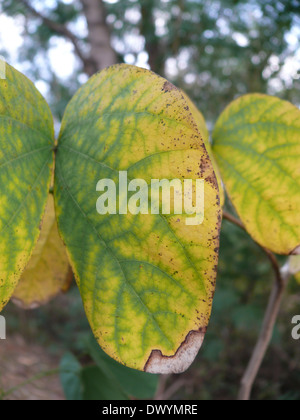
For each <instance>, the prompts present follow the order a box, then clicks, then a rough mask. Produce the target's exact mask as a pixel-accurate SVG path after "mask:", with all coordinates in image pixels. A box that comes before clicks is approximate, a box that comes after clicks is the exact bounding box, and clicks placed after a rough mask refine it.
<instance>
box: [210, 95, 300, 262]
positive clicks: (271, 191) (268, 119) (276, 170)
mask: <svg viewBox="0 0 300 420" xmlns="http://www.w3.org/2000/svg"><path fill="white" fill-rule="evenodd" d="M212 149H213V152H214V155H215V157H216V160H217V163H218V165H219V168H220V171H221V174H222V179H223V180H224V182H225V186H226V190H227V192H228V195H229V196H230V198H231V201H232V203H233V205H234V207H235V208H236V211H237V213H238V215H239V217H240V219H241V220H242V222H243V223H244V225H245V228H246V229H247V231H248V233H249V234H250V235H251V236H252V238H253V239H254V240H255V241H256V242H258V243H259V244H260V245H261V246H263V247H265V248H268V249H269V250H271V251H273V252H274V253H277V254H283V255H297V254H299V253H300V166H299V156H300V110H299V109H298V108H297V107H295V106H294V105H292V104H291V103H289V102H287V101H283V100H281V99H278V98H275V97H271V96H267V95H260V94H250V95H246V96H243V97H241V98H239V99H237V100H235V101H234V102H232V103H231V104H230V105H229V106H228V107H227V108H226V110H225V111H224V112H223V113H222V114H221V116H220V118H219V119H218V121H217V124H216V126H215V129H214V132H213V147H212Z"/></svg>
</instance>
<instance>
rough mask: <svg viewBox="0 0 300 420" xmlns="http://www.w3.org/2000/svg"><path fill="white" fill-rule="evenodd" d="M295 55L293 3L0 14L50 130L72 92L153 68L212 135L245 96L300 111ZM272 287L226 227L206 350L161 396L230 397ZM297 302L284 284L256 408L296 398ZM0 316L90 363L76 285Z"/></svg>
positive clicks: (3, 46) (9, 8)
mask: <svg viewBox="0 0 300 420" xmlns="http://www.w3.org/2000/svg"><path fill="white" fill-rule="evenodd" d="M95 2H96V3H97V7H98V8H99V9H98V15H97V14H95V15H94V18H95V19H97V18H98V20H99V21H98V25H99V28H100V27H101V30H102V33H103V36H104V37H106V38H105V39H108V40H109V42H102V43H101V42H98V43H97V40H96V41H95V37H93V19H91V13H90V10H91V9H89V7H90V6H91V4H93V3H95ZM96 24H97V22H96ZM94 25H95V22H94ZM299 45H300V1H299V0H281V1H275V0H248V1H246V0H222V1H219V0H207V1H206V0H160V1H158V0H139V1H137V0H105V1H101V0H77V1H76V0H75V1H72V0H61V1H59V0H45V1H43V2H41V1H36V0H28V1H25V0H2V1H1V4H0V54H1V55H3V56H4V57H5V58H6V59H7V61H8V62H10V64H12V65H13V66H15V67H16V68H18V69H19V70H21V71H22V72H24V73H25V74H26V75H27V76H28V77H29V78H31V79H32V80H33V81H34V82H35V84H36V86H37V87H38V89H40V91H41V92H42V93H43V94H44V95H45V97H46V98H47V100H48V101H49V103H50V105H51V108H52V111H53V113H54V115H55V117H56V125H57V129H58V128H59V122H60V120H61V117H62V115H63V112H64V109H65V106H66V104H67V103H68V101H69V100H70V98H71V97H72V96H73V94H74V93H75V91H76V90H77V89H78V88H79V86H80V85H82V84H83V83H84V82H85V81H86V80H87V78H88V76H89V75H91V74H92V73H93V72H95V71H96V70H99V69H101V68H102V67H105V66H107V65H110V64H113V62H126V63H129V64H136V65H139V66H142V67H146V68H151V69H152V70H153V71H155V72H157V73H159V74H160V75H162V76H164V77H166V78H168V79H169V80H170V81H172V82H173V83H174V84H176V85H177V86H178V87H181V88H183V89H184V90H185V91H186V92H187V93H188V94H189V95H190V96H191V98H192V99H193V100H194V101H195V103H196V104H197V106H198V107H199V109H200V110H201V111H202V112H203V114H204V116H205V117H206V119H207V122H208V125H209V127H210V129H211V128H212V127H213V123H214V122H215V120H216V118H217V117H218V115H219V114H220V112H221V111H222V110H223V109H224V108H225V106H226V105H228V104H229V102H231V101H232V100H233V99H234V98H236V97H237V96H240V95H242V94H245V93H247V92H261V93H268V94H272V95H276V96H279V97H282V98H284V99H288V100H290V101H291V102H292V103H294V104H295V105H297V106H299V105H300V47H299ZM96 56H97V57H96ZM96 58H97V59H96ZM228 207H229V204H227V209H228ZM229 211H231V212H232V211H233V210H232V209H231V208H229ZM284 261H285V259H284V258H283V259H282V263H284ZM272 280H273V273H272V271H271V268H270V264H269V261H268V260H267V259H266V256H265V254H264V253H263V252H262V251H261V249H260V248H259V247H258V246H257V245H256V244H255V243H254V242H253V241H252V240H251V239H250V238H249V236H248V235H246V234H245V232H243V231H241V230H239V228H237V227H236V226H233V225H231V224H229V222H227V221H224V223H223V228H222V234H221V250H220V266H219V274H218V281H217V291H216V295H215V300H214V307H213V315H212V319H211V324H210V327H209V330H208V333H207V337H206V339H205V344H204V347H203V349H202V350H201V351H200V353H199V355H198V357H197V359H196V361H195V363H194V364H193V367H192V368H191V369H190V370H189V371H188V372H187V373H185V374H182V375H177V376H176V375H174V376H170V377H168V378H167V379H166V378H165V380H164V387H163V388H164V389H163V391H164V392H163V394H162V395H163V396H164V397H168V398H176V399H178V398H182V399H187V398H194V399H232V398H235V397H236V395H237V390H238V386H239V381H240V378H241V376H242V374H243V371H244V369H245V367H246V364H247V362H248V359H249V357H250V354H251V351H252V348H253V346H254V343H255V340H256V337H257V334H258V330H259V328H260V325H261V321H262V317H263V312H264V309H265V307H266V304H267V299H268V294H269V291H270V287H271V282H272ZM299 303H300V293H299V284H298V285H297V283H296V282H295V281H294V280H291V282H290V285H289V289H288V293H287V295H286V297H285V302H284V306H283V308H282V311H281V315H280V319H279V321H278V323H277V327H276V331H275V334H274V337H273V341H272V346H271V348H270V350H269V351H268V354H267V357H266V360H265V362H264V365H263V368H262V370H261V371H260V374H259V377H258V380H257V382H256V385H255V389H254V394H253V397H254V398H257V399H296V400H298V399H300V363H299V362H300V345H299V342H297V341H293V340H292V338H291V329H292V325H291V319H292V316H294V315H295V314H297V313H299ZM4 315H5V316H6V317H7V319H8V320H9V322H8V324H9V330H10V331H9V332H8V333H9V334H13V333H14V332H15V333H16V332H20V331H21V332H22V335H24V336H25V337H26V340H27V341H28V342H29V343H30V342H34V343H35V342H37V341H38V342H39V343H41V344H42V345H44V346H45V347H46V348H47V351H48V352H50V353H53V354H59V355H63V354H64V353H65V352H66V351H71V352H73V353H74V354H76V355H77V357H78V358H79V359H80V360H81V361H82V363H83V364H84V363H85V362H87V363H88V360H89V357H90V356H89V352H88V349H87V344H86V343H87V341H88V337H89V335H90V329H89V326H88V323H87V320H86V318H85V315H84V312H83V308H82V304H81V300H80V296H79V292H78V290H77V288H76V287H75V286H73V287H72V288H71V290H70V292H69V293H68V294H67V295H64V296H60V297H58V299H56V300H55V301H53V302H51V303H50V304H49V305H47V306H46V307H43V308H40V309H35V310H33V311H30V312H24V311H22V310H20V309H18V308H16V307H14V305H13V304H12V303H10V304H9V305H8V306H7V307H6V309H5V310H4Z"/></svg>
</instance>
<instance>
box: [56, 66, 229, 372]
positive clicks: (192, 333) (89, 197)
mask: <svg viewBox="0 0 300 420" xmlns="http://www.w3.org/2000/svg"><path fill="white" fill-rule="evenodd" d="M187 109H188V107H187V102H186V101H185V99H184V98H183V96H182V93H181V92H180V91H179V90H178V89H176V88H175V87H174V86H173V85H172V84H170V83H169V82H167V81H166V80H164V79H162V78H161V77H158V76H157V75H155V74H154V73H152V72H150V71H148V70H144V69H139V68H137V67H133V66H127V65H118V66H113V67H111V68H108V69H106V70H104V71H102V72H101V73H99V74H97V75H95V76H94V77H92V78H91V79H90V80H89V81H88V83H87V84H85V85H84V86H83V87H82V88H81V89H80V90H79V91H78V93H77V94H76V95H75V97H74V98H73V99H72V100H71V102H70V104H69V105H68V108H67V110H66V113H65V116H64V119H63V123H62V128H61V133H60V136H59V141H58V152H57V160H56V175H55V201H56V211H57V217H58V225H59V230H60V233H61V235H62V237H63V240H64V242H65V244H66V246H67V250H68V253H69V257H70V261H71V262H72V268H73V271H74V273H75V276H76V279H77V283H78V286H79V289H80V292H81V296H82V299H83V302H84V307H85V310H86V314H87V317H88V320H89V322H90V325H91V327H92V330H93V332H94V335H95V337H96V339H97V341H98V342H99V344H100V345H101V347H102V348H103V349H104V350H105V352H106V353H108V354H109V355H110V356H111V357H112V358H114V359H115V360H117V361H119V362H121V363H123V364H124V365H127V366H129V367H132V368H135V369H139V370H145V371H148V372H152V373H160V372H161V373H167V372H181V371H183V370H185V369H186V368H187V367H188V366H189V365H190V363H191V362H192V361H193V359H194V357H195V355H196V354H197V352H198V350H199V348H200V346H201V344H202V341H203V338H204V334H205V331H206V328H207V325H208V321H209V317H210V312H211V306H212V299H213V294H214V289H215V279H216V271H217V261H218V246H219V229H220V220H221V209H220V205H219V199H218V194H219V192H218V186H217V181H216V178H215V174H214V171H213V167H212V164H211V162H210V159H209V156H208V154H207V151H206V149H205V147H204V145H203V142H202V138H201V135H200V133H199V131H198V128H197V126H196V124H195V122H194V119H193V118H192V116H191V113H190V111H188V110H187ZM119 171H127V173H128V180H133V179H136V178H138V179H142V180H145V181H146V182H147V183H148V185H149V183H150V180H151V179H169V180H172V179H175V178H176V179H177V178H179V179H185V178H191V179H194V180H196V179H204V180H205V211H204V222H203V223H202V224H201V225H198V226H189V225H186V217H187V216H186V215H185V214H182V215H174V214H171V215H169V216H164V215H162V214H159V215H153V214H137V215H133V214H106V215H100V214H98V213H97V211H96V202H97V199H98V197H99V192H97V191H96V185H97V183H98V181H99V180H101V179H112V180H114V181H115V183H116V185H117V190H118V187H119ZM118 198H119V199H122V197H118ZM117 213H118V212H117Z"/></svg>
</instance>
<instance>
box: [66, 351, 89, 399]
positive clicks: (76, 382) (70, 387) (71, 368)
mask: <svg viewBox="0 0 300 420" xmlns="http://www.w3.org/2000/svg"><path fill="white" fill-rule="evenodd" d="M81 371H82V368H81V364H80V363H79V362H78V360H77V359H76V357H75V356H73V354H71V353H67V354H65V355H64V356H63V358H62V360H61V363H60V381H61V384H62V387H63V390H64V393H65V396H66V399H67V400H69V401H74V400H75V401H78V400H79V401H80V400H82V399H83V383H82V378H81Z"/></svg>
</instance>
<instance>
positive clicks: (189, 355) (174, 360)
mask: <svg viewBox="0 0 300 420" xmlns="http://www.w3.org/2000/svg"><path fill="white" fill-rule="evenodd" d="M204 336H205V332H203V331H190V332H189V333H188V335H187V336H186V339H185V340H184V342H183V343H182V344H181V346H180V347H179V348H178V350H177V351H176V353H175V355H174V356H164V355H163V354H162V352H161V351H160V350H152V352H151V355H150V357H149V359H148V361H147V363H146V365H145V367H144V371H145V372H148V373H160V374H163V375H167V374H170V373H182V372H184V371H186V370H187V369H188V368H189V367H190V365H191V364H192V362H193V361H194V359H195V357H196V356H197V354H198V352H199V350H200V348H201V346H202V343H203V340H204Z"/></svg>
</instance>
